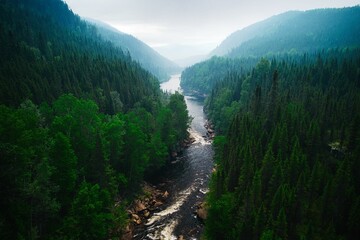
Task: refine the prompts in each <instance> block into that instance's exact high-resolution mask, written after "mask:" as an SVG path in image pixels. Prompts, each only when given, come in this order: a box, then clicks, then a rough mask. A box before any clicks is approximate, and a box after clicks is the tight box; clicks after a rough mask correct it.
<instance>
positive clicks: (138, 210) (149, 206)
mask: <svg viewBox="0 0 360 240" xmlns="http://www.w3.org/2000/svg"><path fill="white" fill-rule="evenodd" d="M142 190H143V194H142V195H141V196H140V197H138V198H137V199H136V200H135V201H134V202H133V203H132V204H131V206H130V207H129V208H128V209H127V213H128V215H129V219H130V222H129V224H128V226H127V227H126V229H125V232H124V234H123V236H122V238H121V240H130V239H132V238H133V235H134V230H135V228H136V227H137V226H140V225H142V224H145V223H146V221H147V219H149V218H150V217H151V216H152V215H153V214H154V213H156V212H159V211H161V210H162V208H163V205H164V204H166V203H167V201H168V198H169V192H168V191H161V190H160V189H157V188H156V187H154V186H152V185H150V184H148V183H143V185H142Z"/></svg>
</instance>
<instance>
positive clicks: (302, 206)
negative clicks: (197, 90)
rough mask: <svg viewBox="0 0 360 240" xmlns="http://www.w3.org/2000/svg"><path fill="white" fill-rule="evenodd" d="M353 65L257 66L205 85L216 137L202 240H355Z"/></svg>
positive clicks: (342, 53) (324, 58)
mask: <svg viewBox="0 0 360 240" xmlns="http://www.w3.org/2000/svg"><path fill="white" fill-rule="evenodd" d="M359 59H360V54H359V50H358V49H355V50H352V51H349V50H338V51H330V52H323V53H320V54H318V55H305V56H304V57H303V59H302V60H301V61H300V60H299V59H298V58H294V59H288V60H286V61H285V60H282V61H278V59H273V60H271V61H268V60H265V59H262V60H261V61H260V62H259V64H258V65H257V66H256V67H255V68H254V69H253V70H252V71H251V72H249V73H247V74H244V75H243V76H237V77H232V74H231V73H229V74H228V75H227V76H226V77H225V78H224V80H223V81H222V82H219V83H217V84H216V85H215V87H214V88H213V90H212V91H211V94H210V96H209V97H208V98H207V100H206V108H207V111H208V113H209V116H210V118H211V120H212V122H213V123H214V124H215V127H216V128H217V129H219V130H220V131H221V132H223V133H224V132H225V133H226V135H225V137H221V138H219V139H215V141H214V147H215V151H216V152H215V161H216V163H217V168H216V171H215V173H214V174H213V177H212V181H211V186H210V196H209V198H208V204H209V207H210V208H209V217H208V219H207V222H206V235H207V237H208V238H209V239H219V238H224V239H323V238H326V239H340V238H341V239H354V238H357V236H358V234H359V232H358V231H357V230H355V226H358V224H355V222H356V220H355V219H356V217H355V214H356V212H358V196H359V194H360V192H359V189H360V188H359V186H358V182H357V181H358V180H359V164H358V159H359V153H360V152H359V151H356V150H355V149H354V148H356V147H355V146H358V144H359V131H357V128H356V127H354V123H356V122H358V119H357V118H358V112H359V111H360V105H359V103H360V102H359V101H358V100H359V99H360V95H359V93H360V91H359V87H360V85H359V84H358V79H359V77H360V75H359V71H358V69H359V67H360V60H359ZM235 76H236V75H235ZM244 88H245V90H244ZM242 91H246V92H245V94H242ZM224 93H226V94H224ZM239 93H240V94H239ZM241 96H243V97H241ZM355 99H356V100H355ZM234 104H235V105H236V106H238V107H237V109H238V110H237V111H236V112H234V113H233V115H232V117H230V118H231V121H229V120H228V119H227V118H223V116H224V115H223V112H224V109H226V108H228V107H231V106H232V105H234ZM224 123H225V124H226V125H222V124H224ZM219 126H221V127H219ZM224 128H225V130H224ZM346 139H348V140H346ZM229 196H232V197H231V198H229ZM230 199H232V200H230ZM220 206H221V207H220ZM220 208H221V210H222V211H223V212H221V211H220ZM210 213H211V214H210ZM218 229H221V230H222V231H226V233H224V232H222V234H223V235H221V230H220V231H218Z"/></svg>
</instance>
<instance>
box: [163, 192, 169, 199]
mask: <svg viewBox="0 0 360 240" xmlns="http://www.w3.org/2000/svg"><path fill="white" fill-rule="evenodd" d="M168 197H169V193H168V191H165V192H164V194H163V195H162V198H164V199H166V198H168Z"/></svg>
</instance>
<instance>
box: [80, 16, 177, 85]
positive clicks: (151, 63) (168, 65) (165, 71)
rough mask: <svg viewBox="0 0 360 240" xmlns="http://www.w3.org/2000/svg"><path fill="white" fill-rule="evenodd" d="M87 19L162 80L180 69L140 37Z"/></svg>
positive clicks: (102, 34)
mask: <svg viewBox="0 0 360 240" xmlns="http://www.w3.org/2000/svg"><path fill="white" fill-rule="evenodd" d="M87 21H88V22H90V23H92V24H94V25H95V26H96V28H97V30H98V32H99V34H100V35H101V36H102V37H103V38H104V39H105V40H109V41H110V42H112V43H113V44H114V45H115V46H118V47H120V48H121V49H123V51H124V52H129V53H130V55H131V57H132V59H134V60H135V61H137V62H139V63H140V64H141V66H142V67H143V68H145V69H146V70H148V71H149V72H151V73H152V74H154V75H155V76H156V77H157V78H158V79H159V80H160V81H166V80H168V79H169V75H171V74H174V73H177V72H178V71H180V68H179V66H177V65H176V64H175V63H173V62H172V61H170V60H169V59H167V58H165V57H163V56H162V55H160V54H159V53H158V52H156V51H155V50H154V49H152V48H151V47H149V46H148V45H146V44H145V43H144V42H142V41H140V40H139V39H137V38H135V37H133V36H131V35H129V34H126V33H123V32H121V31H119V30H117V29H115V28H113V27H111V26H110V25H108V24H106V23H103V22H100V21H97V20H93V19H87Z"/></svg>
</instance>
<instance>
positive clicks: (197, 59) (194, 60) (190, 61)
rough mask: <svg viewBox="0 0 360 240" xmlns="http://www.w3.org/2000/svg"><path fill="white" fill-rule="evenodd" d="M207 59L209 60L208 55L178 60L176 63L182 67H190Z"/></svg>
mask: <svg viewBox="0 0 360 240" xmlns="http://www.w3.org/2000/svg"><path fill="white" fill-rule="evenodd" d="M206 59H207V55H195V56H191V57H187V58H182V59H176V60H175V62H176V63H177V64H178V65H179V66H180V67H189V66H191V65H194V64H196V63H199V62H201V61H204V60H206Z"/></svg>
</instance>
